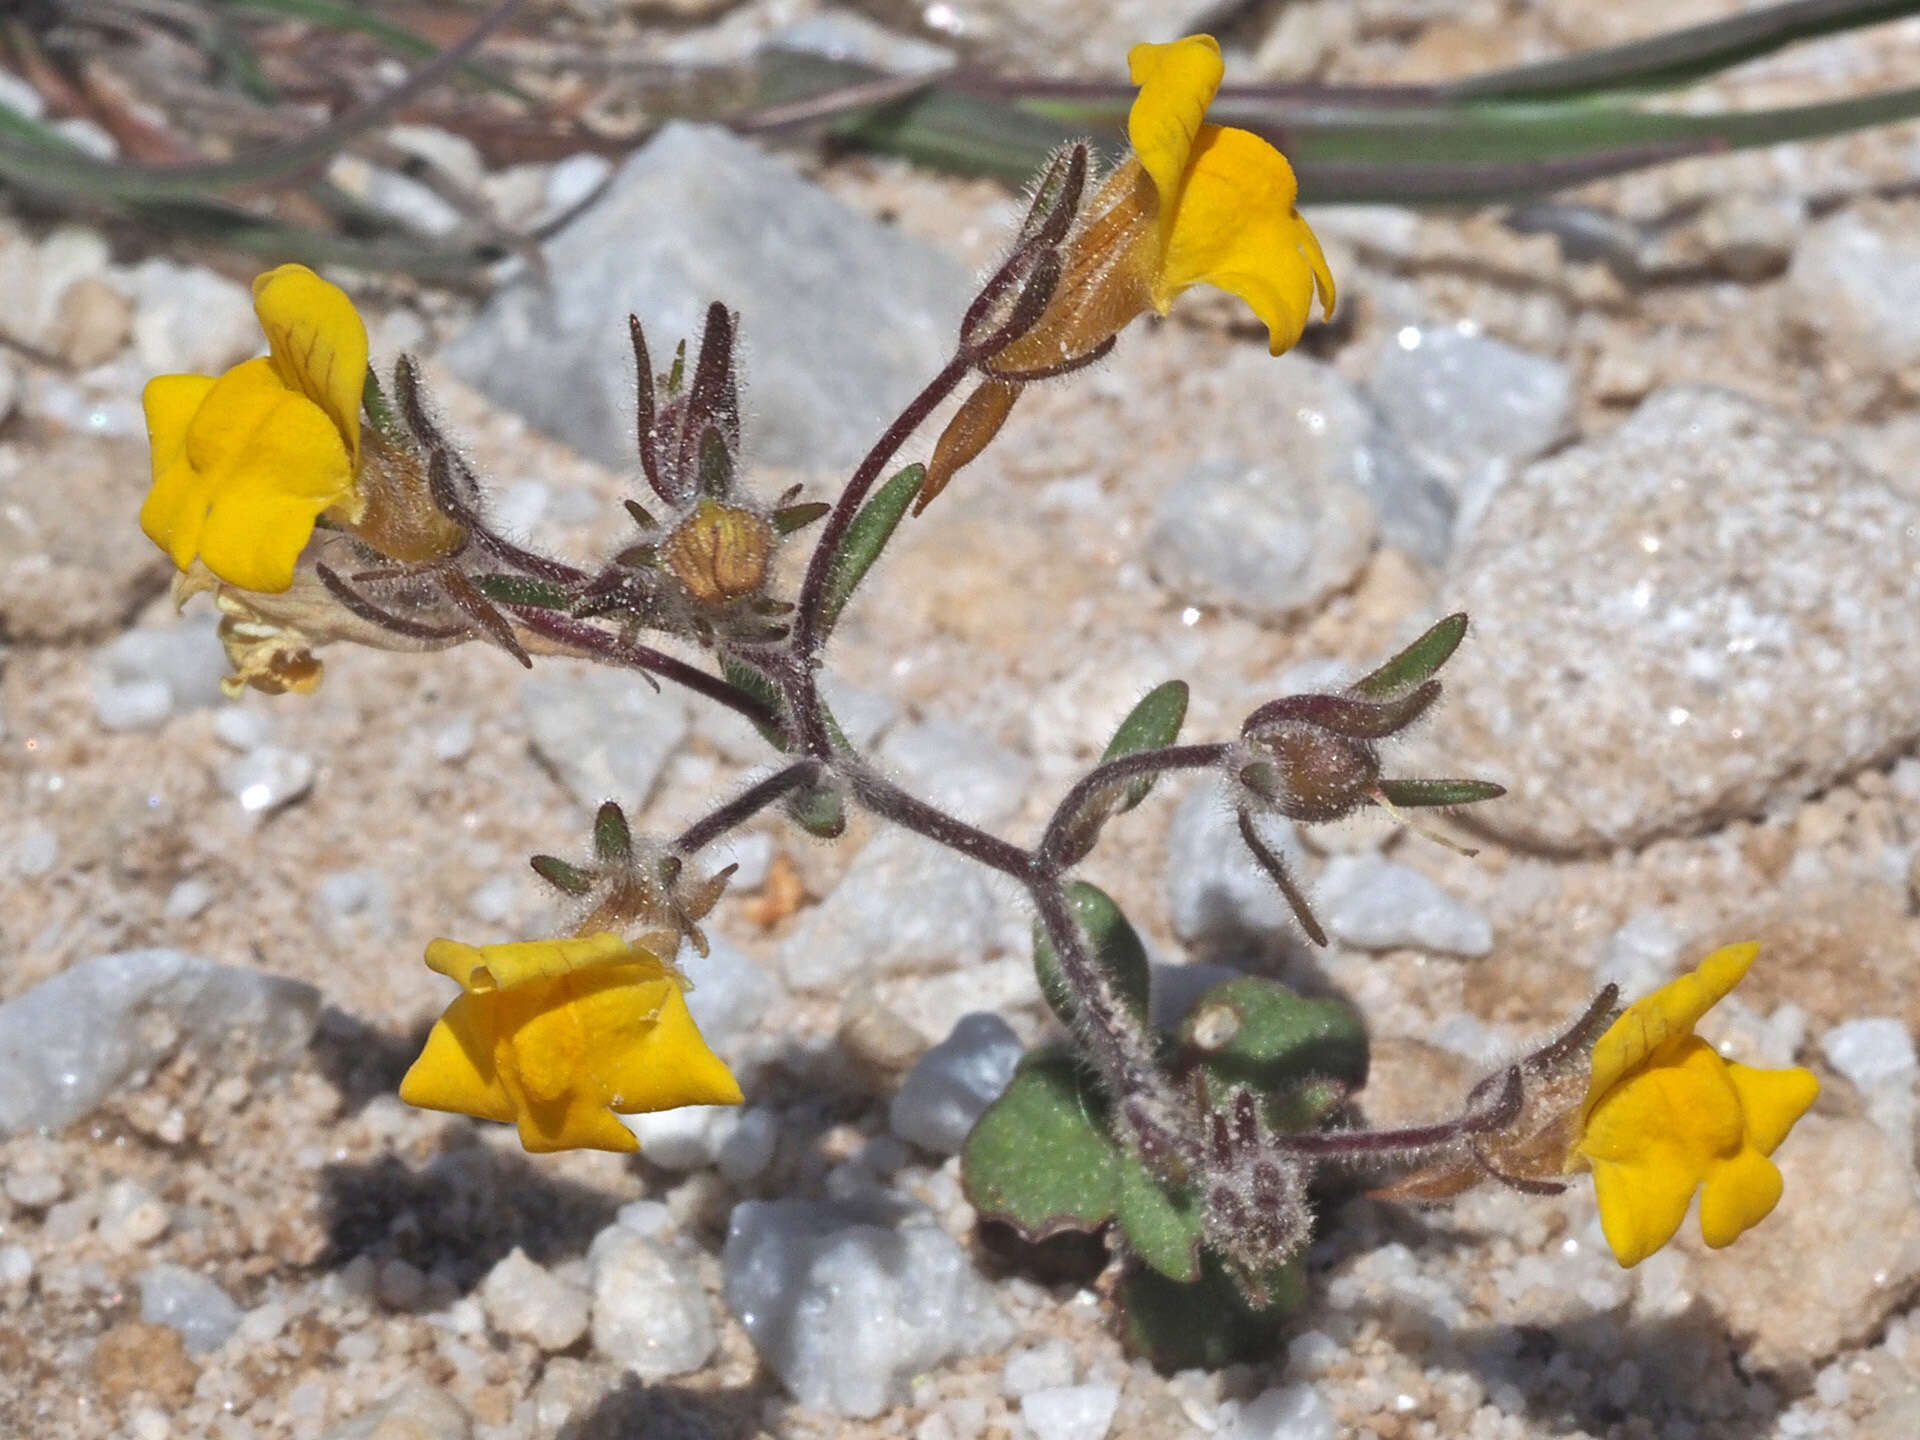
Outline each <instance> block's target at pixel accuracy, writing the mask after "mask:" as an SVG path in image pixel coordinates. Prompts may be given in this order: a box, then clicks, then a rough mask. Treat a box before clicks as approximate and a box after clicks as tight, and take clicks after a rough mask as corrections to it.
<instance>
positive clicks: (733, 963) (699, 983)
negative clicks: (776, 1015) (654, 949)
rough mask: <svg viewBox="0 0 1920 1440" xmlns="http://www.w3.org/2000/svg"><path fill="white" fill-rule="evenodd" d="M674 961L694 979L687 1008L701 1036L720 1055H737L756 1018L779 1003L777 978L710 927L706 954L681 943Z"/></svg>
mask: <svg viewBox="0 0 1920 1440" xmlns="http://www.w3.org/2000/svg"><path fill="white" fill-rule="evenodd" d="M674 963H675V964H676V965H678V966H679V967H680V971H681V973H682V974H683V975H685V976H686V977H687V979H688V980H690V981H692V982H693V983H692V988H690V989H689V990H688V991H687V1011H688V1013H689V1014H691V1015H692V1016H693V1022H694V1024H696V1025H698V1026H699V1027H700V1036H701V1038H702V1039H703V1040H705V1041H706V1042H707V1046H708V1048H709V1049H711V1050H713V1051H714V1052H715V1053H716V1054H718V1055H719V1056H720V1057H721V1058H722V1059H724V1060H727V1061H728V1062H730V1063H731V1062H734V1061H737V1060H739V1059H740V1058H741V1057H742V1056H743V1055H744V1054H745V1049H746V1046H747V1044H748V1042H749V1041H751V1039H752V1038H753V1035H754V1031H755V1029H756V1027H757V1026H758V1025H759V1024H760V1021H761V1020H762V1019H763V1018H764V1017H765V1016H766V1015H768V1014H769V1013H770V1012H771V1011H772V1010H773V1008H774V1007H775V1006H776V1005H778V1004H779V1003H780V1001H781V998H782V996H783V995H784V993H785V992H784V991H783V990H782V988H781V985H780V982H779V981H778V980H776V979H774V978H773V976H771V975H769V974H768V973H767V972H766V971H765V970H763V969H761V968H760V966H759V965H758V964H757V963H756V962H755V961H754V960H753V959H752V958H751V957H750V956H748V954H747V953H746V951H744V950H742V949H741V948H740V947H739V946H738V945H735V944H734V943H733V942H732V941H731V940H728V939H727V938H726V937H725V936H724V935H717V934H714V933H712V932H709V933H708V935H707V953H706V954H705V955H702V954H701V953H700V952H699V951H698V950H696V949H694V948H693V946H692V945H691V944H684V945H682V946H681V947H680V953H679V955H678V956H677V957H676V958H675V961H674Z"/></svg>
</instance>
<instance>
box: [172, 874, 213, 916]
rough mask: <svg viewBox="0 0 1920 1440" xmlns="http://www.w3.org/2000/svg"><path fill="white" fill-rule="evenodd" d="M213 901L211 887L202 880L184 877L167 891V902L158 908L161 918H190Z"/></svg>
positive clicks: (198, 913) (202, 910)
mask: <svg viewBox="0 0 1920 1440" xmlns="http://www.w3.org/2000/svg"><path fill="white" fill-rule="evenodd" d="M212 903H213V887H212V886H211V885H209V884H207V882H206V881H204V880H194V879H191V878H189V879H186V880H182V881H180V883H179V884H177V885H175V886H174V887H173V889H171V890H169V891H168V892H167V903H166V904H165V905H163V906H162V907H161V909H160V913H161V915H162V917H163V918H165V919H167V920H173V921H184V920H192V919H194V918H195V917H196V916H198V915H200V914H201V913H202V912H204V911H205V910H206V908H207V906H209V905H211V904H212Z"/></svg>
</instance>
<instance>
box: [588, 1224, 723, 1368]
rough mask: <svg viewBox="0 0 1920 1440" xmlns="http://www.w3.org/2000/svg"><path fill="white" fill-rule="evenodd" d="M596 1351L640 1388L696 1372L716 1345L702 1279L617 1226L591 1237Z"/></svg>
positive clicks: (667, 1251)
mask: <svg viewBox="0 0 1920 1440" xmlns="http://www.w3.org/2000/svg"><path fill="white" fill-rule="evenodd" d="M588 1255H589V1259H590V1262H591V1264H592V1266H593V1348H594V1349H595V1350H597V1351H599V1352H600V1354H602V1355H604V1356H605V1357H606V1358H607V1359H609V1360H611V1361H613V1362H614V1363H615V1364H616V1365H624V1366H625V1367H626V1368H627V1369H628V1370H631V1371H632V1372H633V1373H634V1374H635V1375H638V1376H639V1377H640V1378H641V1379H642V1380H648V1381H652V1380H663V1379H665V1378H666V1377H667V1376H669V1375H685V1374H688V1373H690V1372H691V1371H694V1370H698V1369H699V1368H700V1367H701V1366H703V1365H705V1364H706V1363H707V1360H708V1359H709V1358H710V1357H711V1356H712V1354H713V1351H714V1347H715V1345H716V1344H717V1343H718V1341H717V1339H716V1337H715V1335H714V1329H713V1317H712V1315H711V1314H710V1313H709V1311H708V1307H707V1295H706V1291H705V1289H704V1288H703V1287H702V1286H701V1284H700V1277H699V1276H698V1275H696V1274H694V1272H693V1270H692V1268H691V1267H690V1266H689V1265H688V1264H687V1262H686V1261H685V1260H684V1259H682V1258H681V1257H680V1256H679V1255H678V1254H677V1253H675V1251H673V1250H672V1249H671V1248H669V1247H668V1246H666V1245H663V1244H661V1243H660V1242H659V1241H657V1240H650V1239H648V1238H646V1237H645V1236H643V1235H636V1234H634V1233H633V1231H631V1230H629V1229H627V1228H626V1227H625V1226H622V1225H618V1224H616V1225H612V1226H609V1227H608V1228H607V1229H605V1230H603V1231H601V1232H600V1233H599V1234H598V1235H597V1236H595V1237H594V1241H593V1245H592V1246H591V1248H590V1250H589V1252H588Z"/></svg>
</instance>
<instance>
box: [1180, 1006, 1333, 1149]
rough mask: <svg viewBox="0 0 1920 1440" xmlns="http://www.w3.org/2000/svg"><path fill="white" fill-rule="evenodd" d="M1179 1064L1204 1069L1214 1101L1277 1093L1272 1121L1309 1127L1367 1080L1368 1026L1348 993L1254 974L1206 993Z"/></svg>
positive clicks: (1185, 1031)
mask: <svg viewBox="0 0 1920 1440" xmlns="http://www.w3.org/2000/svg"><path fill="white" fill-rule="evenodd" d="M1223 1012H1225V1013H1223ZM1222 1037H1224V1038H1222ZM1174 1063H1175V1069H1176V1071H1177V1072H1178V1073H1181V1074H1185V1073H1186V1072H1187V1071H1189V1070H1190V1069H1191V1068H1192V1067H1193V1066H1195V1065H1198V1066H1199V1067H1200V1068H1201V1073H1202V1074H1204V1075H1205V1076H1206V1080H1207V1096H1208V1099H1209V1101H1211V1102H1213V1103H1216V1104H1224V1103H1225V1101H1226V1098H1227V1096H1228V1095H1229V1094H1230V1093H1231V1092H1232V1091H1234V1090H1236V1089H1242V1088H1245V1089H1250V1090H1253V1091H1254V1092H1255V1093H1257V1094H1261V1095H1265V1096H1269V1097H1272V1099H1271V1102H1270V1104H1269V1107H1268V1114H1269V1119H1270V1120H1271V1121H1272V1123H1274V1124H1275V1125H1277V1126H1280V1127H1281V1128H1287V1129H1295V1128H1302V1127H1304V1126H1305V1125H1308V1124H1311V1123H1313V1122H1314V1121H1316V1120H1317V1119H1319V1118H1320V1117H1321V1116H1322V1115H1324V1113H1325V1112H1326V1111H1327V1110H1328V1109H1331V1108H1332V1106H1334V1105H1337V1104H1338V1103H1339V1102H1340V1100H1341V1099H1343V1098H1345V1096H1346V1095H1348V1094H1351V1093H1352V1092H1353V1091H1355V1090H1358V1089H1359V1088H1360V1087H1361V1086H1362V1085H1364V1084H1366V1083H1367V1032H1366V1028H1365V1026H1363V1025H1362V1024H1361V1021H1360V1016H1359V1015H1358V1014H1357V1013H1355V1011H1354V1010H1353V1008H1352V1007H1351V1006H1350V1005H1348V1004H1347V1003H1346V1002H1345V1001H1343V1000H1335V999H1332V998H1310V997H1308V996H1304V995H1297V994H1295V993H1294V992H1293V991H1292V990H1289V989H1288V988H1287V987H1286V986H1285V985H1282V984H1280V982H1279V981H1277V980H1267V979H1263V978H1261V977H1259V976H1256V975H1247V976H1242V977H1241V978H1240V979H1237V980H1228V981H1226V982H1225V983H1223V984H1220V985H1216V986H1214V987H1213V988H1212V989H1211V990H1209V991H1207V993H1206V994H1204V995H1202V996H1201V997H1200V1000H1199V1003H1198V1004H1196V1005H1195V1006H1194V1007H1193V1009H1192V1010H1190V1011H1189V1012H1188V1013H1187V1018H1186V1019H1185V1020H1184V1021H1182V1022H1181V1025H1180V1031H1179V1050H1178V1053H1177V1058H1176V1060H1175V1062H1174Z"/></svg>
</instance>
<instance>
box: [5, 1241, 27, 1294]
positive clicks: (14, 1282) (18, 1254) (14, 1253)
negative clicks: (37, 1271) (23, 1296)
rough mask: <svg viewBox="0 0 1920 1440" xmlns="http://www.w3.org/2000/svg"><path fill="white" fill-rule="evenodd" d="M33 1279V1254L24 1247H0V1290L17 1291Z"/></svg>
mask: <svg viewBox="0 0 1920 1440" xmlns="http://www.w3.org/2000/svg"><path fill="white" fill-rule="evenodd" d="M31 1279H33V1252H32V1251H31V1250H29V1249H27V1247H26V1246H24V1245H0V1289H5V1290H18V1289H20V1288H21V1287H22V1286H24V1285H25V1284H26V1283H27V1282H28V1281H29V1280H31Z"/></svg>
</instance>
